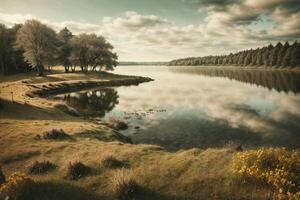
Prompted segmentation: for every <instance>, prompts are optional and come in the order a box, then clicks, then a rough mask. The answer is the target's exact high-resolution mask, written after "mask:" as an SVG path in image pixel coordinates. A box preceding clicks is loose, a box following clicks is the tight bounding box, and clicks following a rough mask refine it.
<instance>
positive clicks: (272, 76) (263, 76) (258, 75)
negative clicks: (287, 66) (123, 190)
mask: <svg viewBox="0 0 300 200" xmlns="http://www.w3.org/2000/svg"><path fill="white" fill-rule="evenodd" d="M170 70H171V71H173V72H179V73H189V74H200V75H205V76H210V77H226V78H228V79H230V80H237V81H240V82H245V83H250V84H255V85H258V86H262V87H265V88H268V89H275V90H276V91H278V92H281V91H284V92H289V91H291V92H293V93H299V92H300V73H297V72H291V71H271V70H267V71H264V70H258V69H256V70H255V69H240V68H218V67H193V66H191V67H170Z"/></svg>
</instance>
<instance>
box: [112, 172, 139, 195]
mask: <svg viewBox="0 0 300 200" xmlns="http://www.w3.org/2000/svg"><path fill="white" fill-rule="evenodd" d="M111 181H112V190H113V192H114V195H115V196H116V198H118V199H133V198H134V195H135V194H136V193H137V190H138V188H139V187H138V184H137V182H136V181H135V180H134V178H133V175H132V172H131V171H129V170H126V169H119V170H117V171H115V172H114V174H113V176H112V180H111Z"/></svg>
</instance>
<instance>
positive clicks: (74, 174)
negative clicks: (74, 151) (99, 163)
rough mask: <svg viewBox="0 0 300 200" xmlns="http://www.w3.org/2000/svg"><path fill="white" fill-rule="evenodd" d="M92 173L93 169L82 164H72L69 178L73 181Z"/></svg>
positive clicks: (70, 164) (69, 168) (69, 169)
mask: <svg viewBox="0 0 300 200" xmlns="http://www.w3.org/2000/svg"><path fill="white" fill-rule="evenodd" d="M90 172H91V169H90V168H89V167H88V166H86V165H84V164H83V163H81V162H78V161H76V162H73V163H72V162H70V163H69V166H68V172H67V177H68V178H70V179H71V180H77V179H79V178H82V177H84V176H87V175H88V174H89V173H90Z"/></svg>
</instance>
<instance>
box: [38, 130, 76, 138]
mask: <svg viewBox="0 0 300 200" xmlns="http://www.w3.org/2000/svg"><path fill="white" fill-rule="evenodd" d="M69 137H70V136H69V135H68V134H66V133H65V131H64V130H62V129H52V130H51V131H46V132H45V133H44V134H43V138H44V139H46V140H61V139H66V138H69Z"/></svg>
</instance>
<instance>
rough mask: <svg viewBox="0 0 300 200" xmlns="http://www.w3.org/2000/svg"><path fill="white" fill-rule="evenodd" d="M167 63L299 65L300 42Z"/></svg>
mask: <svg viewBox="0 0 300 200" xmlns="http://www.w3.org/2000/svg"><path fill="white" fill-rule="evenodd" d="M169 65H171V66H172V65H173V66H179V65H186V66H198V65H237V66H268V67H271V66H274V67H275V66H277V67H281V66H282V67H299V66H300V43H298V42H297V41H295V42H294V43H293V44H292V45H290V44H289V43H288V42H285V44H284V45H283V44H282V43H281V42H278V43H277V44H276V46H273V45H272V44H270V45H268V46H265V47H262V48H257V49H250V50H245V51H240V52H237V53H234V54H232V53H230V54H229V55H222V56H204V57H189V58H183V59H177V60H173V61H171V62H169Z"/></svg>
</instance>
